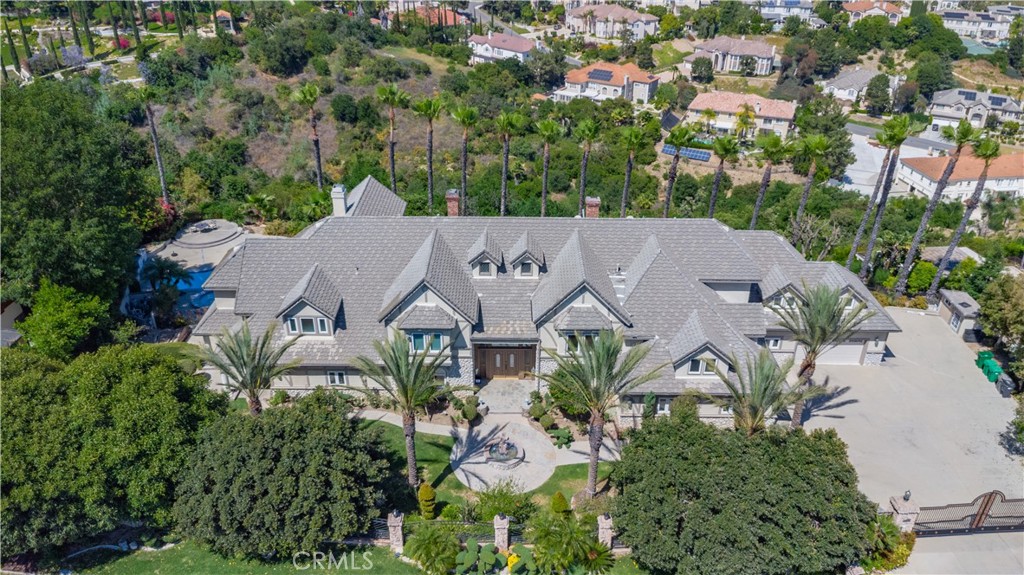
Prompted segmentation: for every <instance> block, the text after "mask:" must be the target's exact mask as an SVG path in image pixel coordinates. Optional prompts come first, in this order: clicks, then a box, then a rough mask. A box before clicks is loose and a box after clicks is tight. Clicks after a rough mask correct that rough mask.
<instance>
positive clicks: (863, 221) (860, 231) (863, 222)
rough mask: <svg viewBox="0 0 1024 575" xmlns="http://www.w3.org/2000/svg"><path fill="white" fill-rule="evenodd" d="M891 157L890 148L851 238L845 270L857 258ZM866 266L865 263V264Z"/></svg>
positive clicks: (850, 266) (851, 266)
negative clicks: (851, 242) (854, 233)
mask: <svg viewBox="0 0 1024 575" xmlns="http://www.w3.org/2000/svg"><path fill="white" fill-rule="evenodd" d="M891 157H892V148H889V149H887V150H886V151H885V159H884V160H882V171H881V172H879V174H878V178H877V179H876V180H875V189H874V191H872V192H871V199H870V200H868V206H867V207H866V208H864V215H863V216H861V218H860V225H859V226H857V234H856V235H854V236H853V245H852V246H850V255H848V256H846V269H852V268H853V260H854V259H855V258H856V257H857V248H858V247H859V246H860V240H861V239H862V238H863V237H864V231H865V230H867V228H868V221H870V220H871V212H872V211H873V210H874V208H875V200H877V199H878V192H880V191H881V190H882V184H883V183H884V182H883V180H885V173H886V172H887V171H888V170H889V159H890V158H891ZM865 264H866V262H865Z"/></svg>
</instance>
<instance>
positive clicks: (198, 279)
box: [176, 267, 213, 292]
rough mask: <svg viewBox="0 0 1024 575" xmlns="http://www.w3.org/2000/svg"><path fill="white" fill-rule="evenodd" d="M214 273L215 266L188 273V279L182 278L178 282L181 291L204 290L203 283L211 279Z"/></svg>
mask: <svg viewBox="0 0 1024 575" xmlns="http://www.w3.org/2000/svg"><path fill="white" fill-rule="evenodd" d="M212 273H213V268H212V267H211V268H205V269H197V270H193V271H190V272H189V273H188V279H187V280H180V281H178V283H177V284H176V285H177V287H178V290H179V291H181V292H196V291H202V289H203V284H204V283H206V280H207V279H209V277H210V275H211V274H212Z"/></svg>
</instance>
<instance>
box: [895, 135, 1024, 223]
mask: <svg viewBox="0 0 1024 575" xmlns="http://www.w3.org/2000/svg"><path fill="white" fill-rule="evenodd" d="M947 164H949V157H947V156H942V157H937V158H931V157H927V156H922V157H920V158H900V167H899V171H898V173H897V175H896V180H897V186H896V188H897V191H903V190H907V191H909V192H910V193H912V194H919V195H922V196H924V197H928V198H930V197H931V196H932V194H934V193H935V186H936V185H938V181H939V178H941V177H942V172H943V171H944V170H945V169H946V165H947ZM984 167H985V162H983V161H982V160H979V159H978V158H976V157H974V156H973V155H972V153H971V149H970V148H966V149H964V151H963V153H961V154H960V159H959V160H957V162H956V167H955V168H953V173H952V174H951V175H950V177H949V183H948V184H947V185H946V189H945V190H943V192H942V199H943V200H946V201H953V202H963V201H965V200H967V198H969V197H971V194H973V193H974V188H975V187H976V186H977V185H978V178H980V177H981V170H982V168H984ZM996 192H1008V193H1009V194H1010V195H1011V196H1014V197H1024V154H1022V153H1019V152H1018V153H1016V154H1014V153H1004V154H1003V155H1002V156H999V157H998V158H996V159H995V160H993V161H992V163H991V164H990V165H989V167H988V177H987V179H986V180H985V190H984V191H983V192H982V199H984V198H986V197H987V196H988V195H989V194H992V193H996ZM974 213H975V214H978V215H979V216H980V211H975V212H974Z"/></svg>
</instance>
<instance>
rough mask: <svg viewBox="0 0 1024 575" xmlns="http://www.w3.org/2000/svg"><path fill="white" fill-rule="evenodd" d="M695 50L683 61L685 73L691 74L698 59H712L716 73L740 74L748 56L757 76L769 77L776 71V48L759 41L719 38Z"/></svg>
mask: <svg viewBox="0 0 1024 575" xmlns="http://www.w3.org/2000/svg"><path fill="white" fill-rule="evenodd" d="M694 49H695V50H696V51H695V52H694V53H693V54H690V55H689V56H687V57H686V58H685V59H683V71H684V72H687V73H689V72H690V69H691V67H692V65H693V61H694V60H696V59H697V58H708V59H710V60H711V64H712V66H713V67H714V70H715V72H739V71H740V70H741V66H742V61H743V58H745V57H747V56H749V57H751V58H753V59H754V75H755V76H767V75H769V74H771V73H772V71H773V70H774V69H775V46H772V45H771V44H768V43H767V42H761V41H759V40H747V39H746V38H745V37H743V38H730V37H728V36H718V37H717V38H714V39H712V40H708V41H707V42H704V43H703V44H700V45H698V46H696V47H695V48H694Z"/></svg>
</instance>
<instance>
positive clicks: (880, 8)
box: [843, 2, 905, 26]
mask: <svg viewBox="0 0 1024 575" xmlns="http://www.w3.org/2000/svg"><path fill="white" fill-rule="evenodd" d="M843 11H844V12H846V13H848V14H849V15H850V26H853V25H854V24H856V23H857V21H858V20H860V19H861V18H866V17H868V16H885V17H886V18H888V19H889V24H890V25H891V26H895V25H896V24H897V23H899V21H900V20H902V19H903V18H904V16H905V12H904V11H903V8H901V7H899V6H897V5H896V4H893V3H892V2H844V3H843Z"/></svg>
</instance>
